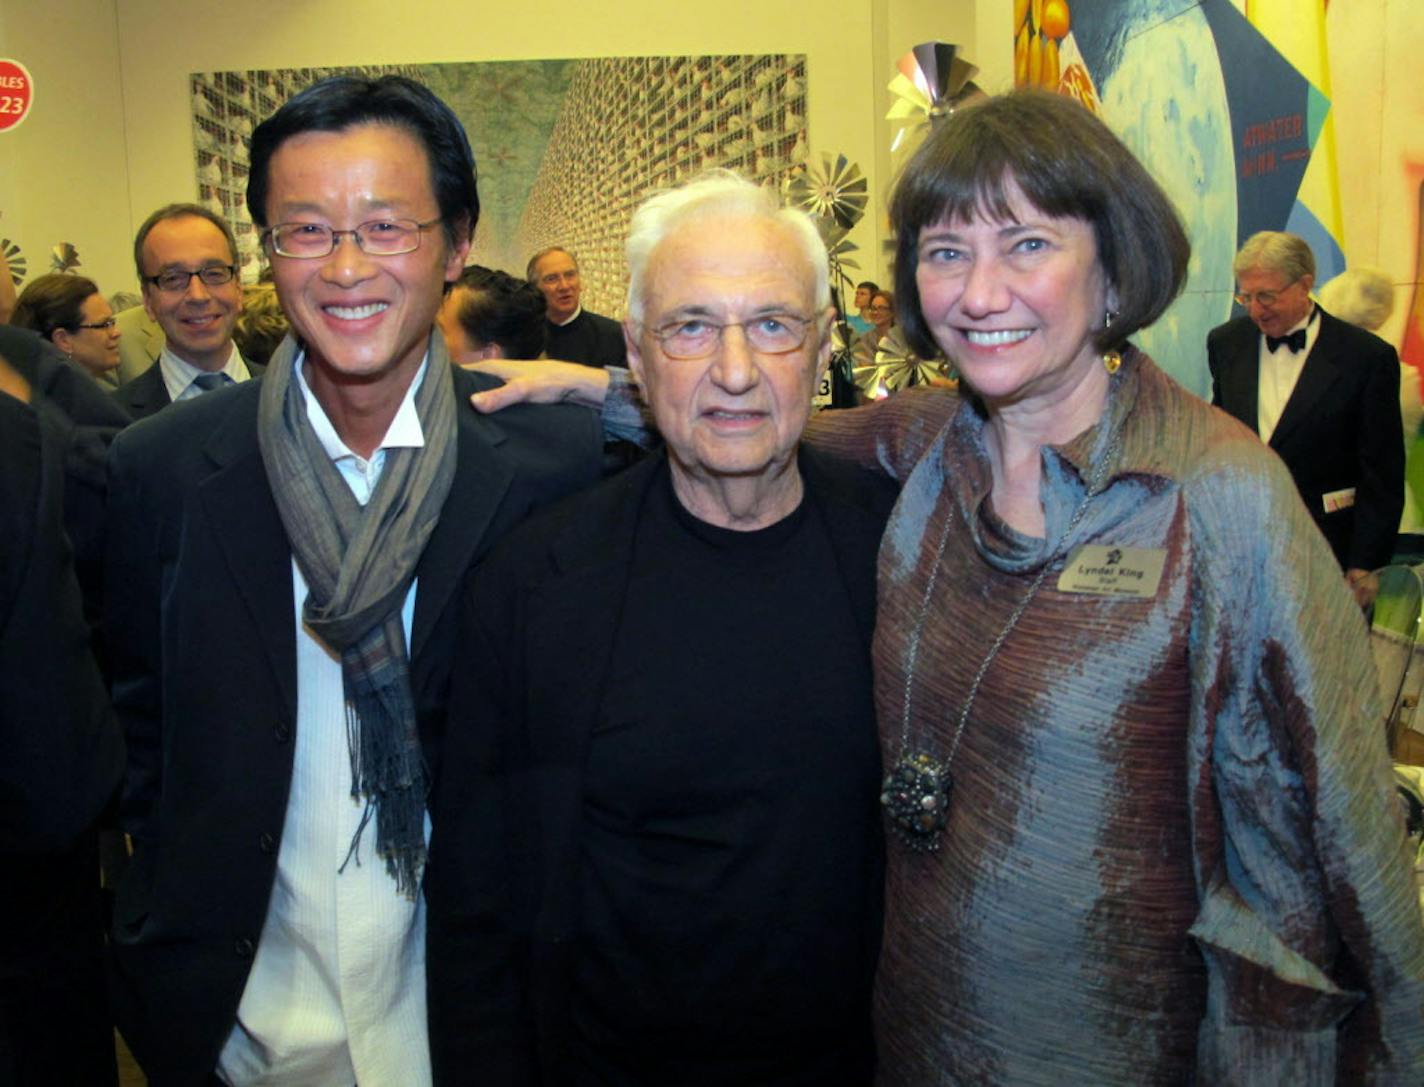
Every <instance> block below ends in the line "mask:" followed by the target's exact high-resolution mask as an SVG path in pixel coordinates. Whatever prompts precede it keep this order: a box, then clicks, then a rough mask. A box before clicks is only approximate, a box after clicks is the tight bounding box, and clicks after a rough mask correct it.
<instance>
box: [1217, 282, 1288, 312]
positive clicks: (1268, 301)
mask: <svg viewBox="0 0 1424 1087" xmlns="http://www.w3.org/2000/svg"><path fill="white" fill-rule="evenodd" d="M1299 282H1300V280H1299V279H1292V280H1291V281H1290V282H1289V283H1287V284H1286V285H1285V286H1284V287H1282V288H1281V289H1280V290H1278V291H1254V292H1253V291H1237V292H1236V293H1235V294H1233V295H1232V296H1231V298H1232V301H1234V302H1235V303H1236V304H1237V305H1238V306H1246V307H1249V306H1250V305H1251V302H1252V300H1253V299H1254V300H1255V302H1256V304H1257V305H1258V306H1265V307H1266V308H1267V309H1270V308H1271V307H1272V306H1274V305H1275V304H1276V302H1277V300H1278V299H1279V298H1280V297H1281V295H1283V294H1285V293H1286V291H1288V290H1290V289H1291V288H1292V287H1294V286H1295V285H1296V284H1297V283H1299Z"/></svg>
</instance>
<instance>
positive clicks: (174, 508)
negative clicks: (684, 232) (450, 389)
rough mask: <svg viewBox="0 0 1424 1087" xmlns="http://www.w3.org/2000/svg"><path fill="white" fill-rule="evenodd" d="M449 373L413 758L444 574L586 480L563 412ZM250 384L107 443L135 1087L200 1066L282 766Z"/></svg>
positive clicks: (262, 857)
mask: <svg viewBox="0 0 1424 1087" xmlns="http://www.w3.org/2000/svg"><path fill="white" fill-rule="evenodd" d="M454 374H455V390H456V398H457V400H458V401H459V402H460V405H461V407H460V410H459V412H458V415H457V427H458V435H457V443H458V445H457V466H456V472H455V479H454V482H453V484H452V486H451V490H450V495H449V497H448V498H447V500H446V503H445V506H444V509H443V511H442V514H441V518H440V521H439V523H438V525H437V526H436V529H435V531H434V534H433V535H432V536H431V538H430V541H429V543H428V544H427V545H426V548H425V552H424V554H423V555H422V556H421V559H420V564H419V566H418V568H417V576H418V578H419V587H418V590H417V594H416V601H415V616H414V621H413V624H412V631H411V646H410V657H411V678H412V684H413V689H414V690H413V693H414V697H415V701H416V708H417V713H418V715H419V728H420V736H421V741H422V744H423V746H424V749H425V756H426V759H427V761H428V763H429V765H430V766H431V768H432V772H436V771H437V770H438V766H439V761H440V747H441V740H442V736H443V731H444V716H445V701H446V688H447V685H448V682H449V676H450V671H451V666H452V663H453V662H454V658H455V655H456V642H455V633H456V616H457V612H458V609H457V608H456V607H454V606H453V601H455V600H456V599H457V598H458V595H459V586H460V584H461V582H462V579H463V578H464V575H465V573H466V571H467V570H468V569H469V567H470V566H471V564H472V563H474V562H476V561H478V560H479V559H480V557H481V556H482V555H483V554H484V553H485V552H486V551H487V550H488V549H489V548H490V547H491V546H492V545H493V543H494V542H495V541H496V540H498V539H499V538H500V537H501V536H503V535H504V533H506V532H507V531H508V530H509V529H510V528H511V527H512V526H513V525H514V524H516V523H517V522H518V521H520V520H522V519H523V518H524V516H525V515H526V514H527V513H528V512H529V511H530V510H531V509H532V508H534V507H536V506H538V505H540V504H542V503H545V502H547V501H550V500H551V499H553V498H555V497H558V496H560V495H562V494H564V493H566V492H568V491H569V490H572V489H576V488H579V487H582V486H585V485H587V484H589V483H591V482H593V481H594V480H595V479H596V478H597V475H598V470H599V463H600V459H601V445H602V436H601V433H600V430H599V426H598V421H597V418H596V416H595V415H594V414H593V413H592V412H589V411H587V410H585V409H581V408H575V407H572V406H567V405H563V406H558V407H542V408H519V409H513V410H508V411H504V412H501V413H500V414H499V415H497V416H488V417H486V416H482V415H479V414H477V413H476V412H474V411H473V410H471V409H469V408H468V407H466V406H465V404H464V402H465V401H467V400H468V398H469V395H470V394H471V393H473V392H475V391H478V390H479V389H483V388H488V387H492V386H493V385H495V384H498V382H497V381H495V380H494V379H491V378H487V377H485V376H483V375H476V374H471V373H468V372H466V371H463V370H459V369H455V370H454ZM260 392H261V383H260V382H255V381H250V382H244V383H242V384H240V385H236V386H233V387H231V388H227V389H221V390H218V391H215V392H212V393H208V394H206V395H204V396H201V397H198V398H196V399H194V400H192V401H184V402H182V403H180V404H176V405H174V406H173V407H172V408H170V409H169V410H167V411H164V412H162V413H160V414H159V415H157V416H155V417H154V418H152V419H150V420H147V421H145V422H143V423H140V424H137V425H135V426H133V427H131V428H130V429H128V430H126V431H124V432H123V434H121V435H120V436H119V438H118V440H117V441H116V442H115V444H114V449H113V452H112V456H111V459H110V477H111V487H110V505H109V511H110V518H111V531H110V546H109V549H108V558H107V564H106V584H107V585H108V587H109V590H110V591H109V592H108V593H107V596H106V608H105V614H106V619H107V621H108V622H109V623H110V624H111V626H112V628H113V630H114V632H115V635H116V636H115V638H114V645H115V647H116V648H115V653H114V672H115V679H114V702H115V708H116V710H117V712H118V714H119V717H120V720H121V723H122V724H123V726H124V729H125V732H126V736H127V738H128V742H129V761H128V771H127V775H126V779H125V785H124V796H123V803H122V819H123V822H124V825H125V829H127V830H128V831H129V833H130V834H131V835H132V836H133V841H134V854H133V860H132V864H131V865H130V868H129V872H128V876H127V878H126V879H125V881H124V882H123V883H122V884H121V885H120V887H119V892H118V900H117V902H116V904H115V912H114V931H113V941H112V948H113V957H114V963H115V976H116V982H115V1014H116V1018H117V1019H118V1021H119V1025H120V1028H121V1029H123V1030H124V1032H125V1036H126V1038H127V1039H128V1040H129V1043H130V1045H131V1047H132V1048H133V1050H134V1053H135V1055H136V1056H137V1057H138V1059H139V1061H140V1063H141V1064H142V1065H143V1066H144V1070H145V1071H146V1072H147V1074H148V1076H149V1081H150V1082H151V1083H152V1084H154V1087H165V1085H190V1084H203V1083H206V1082H207V1077H208V1076H209V1075H210V1074H211V1072H212V1070H213V1068H214V1067H215V1065H216V1063H217V1059H218V1055H219V1053H220V1051H221V1048H222V1045H223V1043H224V1041H225V1040H226V1038H227V1036H228V1034H229V1032H230V1031H231V1029H232V1026H233V1024H234V1022H235V1019H236V1014H237V1007H238V1003H239V1001H240V999H241V996H242V991H243V988H244V986H245V984H246V980H247V975H248V971H249V968H250V967H251V964H252V957H253V954H254V952H255V949H256V945H257V942H258V939H259V937H260V935H261V932H262V926H263V922H264V920H265V918H266V915H267V904H268V899H269V897H270V895H271V890H272V885H273V881H274V878H275V874H276V861H277V851H278V847H279V845H280V838H281V833H282V827H283V820H284V815H285V811H286V805H287V794H288V788H289V784H290V781H291V775H292V767H293V739H294V735H295V730H296V727H297V719H296V717H297V691H296V682H297V681H296V644H295V633H294V627H295V614H294V605H293V600H292V575H291V550H290V548H289V546H288V543H287V539H286V535H285V533H284V531H283V528H282V524H281V521H280V519H279V516H278V513H277V507H276V504H275V502H274V500H273V498H272V493H271V490H270V488H269V486H268V482H267V474H266V471H265V470H264V467H263V463H262V457H261V454H260V452H259V449H258V445H257V405H258V398H259V396H260ZM199 679H200V680H201V681H199Z"/></svg>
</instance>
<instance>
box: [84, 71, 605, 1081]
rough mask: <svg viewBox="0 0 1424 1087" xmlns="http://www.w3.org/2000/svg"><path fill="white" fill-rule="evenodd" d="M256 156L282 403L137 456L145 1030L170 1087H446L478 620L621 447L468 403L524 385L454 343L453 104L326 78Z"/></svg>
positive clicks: (459, 140) (122, 927) (136, 936)
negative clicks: (445, 326) (431, 907)
mask: <svg viewBox="0 0 1424 1087" xmlns="http://www.w3.org/2000/svg"><path fill="white" fill-rule="evenodd" d="M250 157H251V172H250V175H249V179H248V192H247V203H248V208H249V210H250V212H251V214H252V219H253V221H254V222H255V223H256V224H257V225H258V226H259V228H260V229H261V231H262V241H263V245H264V246H265V248H266V253H267V257H268V259H269V261H270V263H271V268H272V279H273V284H274V286H275V288H276V291H277V294H278V297H279V299H280V301H281V303H282V308H283V310H284V312H285V313H286V315H287V317H288V319H289V320H290V322H291V326H292V335H290V336H289V337H288V338H287V339H286V340H284V341H283V343H282V344H281V346H279V347H278V349H277V350H276V352H275V353H274V354H273V356H272V358H271V360H270V362H269V364H268V367H267V371H266V373H265V374H264V375H263V378H262V380H261V381H256V382H249V383H246V384H243V385H238V386H236V387H234V388H231V389H227V390H224V391H221V392H217V393H214V394H213V395H211V396H204V397H200V398H198V399H197V400H195V401H194V402H193V403H192V404H191V405H184V406H182V407H180V408H175V409H174V410H172V411H170V412H165V413H160V414H159V415H158V416H157V417H155V418H153V419H151V420H149V421H147V422H145V423H143V424H141V425H138V426H134V427H131V428H129V429H128V430H127V431H125V432H124V433H123V434H122V435H120V437H119V439H118V441H117V442H116V443H115V446H114V450H113V453H112V455H111V459H110V480H111V486H110V495H111V503H110V524H109V540H110V546H109V555H108V563H107V566H106V574H107V578H106V581H107V585H108V587H109V589H110V592H109V600H108V606H107V609H106V617H107V619H108V620H109V622H110V625H111V629H112V630H113V632H114V634H115V635H116V636H115V637H114V639H113V640H114V642H115V643H116V646H117V648H116V651H115V661H114V674H115V680H114V702H115V708H116V711H117V713H118V715H119V718H120V721H121V723H122V724H123V725H124V728H125V732H126V736H127V739H128V744H129V756H130V757H129V760H128V767H127V774H126V779H125V789H124V800H123V805H122V812H121V817H122V819H123V821H124V824H125V827H126V829H128V831H129V833H130V834H131V835H132V837H133V841H134V855H133V863H132V865H131V868H130V872H129V874H128V877H127V878H126V880H125V881H124V882H123V883H122V884H121V885H120V887H119V891H118V896H117V901H116V903H115V917H114V931H113V941H112V947H113V953H114V959H115V967H116V969H115V977H116V986H115V991H116V1001H115V1004H116V1009H115V1010H116V1018H117V1019H118V1021H119V1025H120V1029H121V1030H122V1031H123V1032H124V1034H125V1036H126V1037H128V1039H129V1041H130V1044H131V1047H132V1049H133V1051H134V1053H135V1055H136V1056H137V1057H138V1059H139V1061H140V1063H141V1064H142V1065H143V1067H144V1070H145V1072H146V1073H147V1074H148V1076H149V1082H150V1083H151V1084H153V1085H154V1087H164V1085H166V1084H174V1085H189V1084H203V1083H225V1084H229V1085H232V1087H246V1085H249V1084H258V1083H263V1084H268V1083H281V1084H302V1085H308V1087H350V1085H351V1084H354V1083H358V1082H359V1083H361V1084H363V1085H367V1084H369V1085H381V1084H400V1085H402V1087H420V1085H422V1084H428V1083H430V1082H431V1071H430V1057H429V1045H428V1041H427V1028H426V977H425V953H424V935H425V933H424V929H425V911H424V902H423V898H422V896H421V880H422V875H423V870H424V866H425V858H426V849H427V842H428V840H429V830H430V818H429V811H428V804H427V798H428V793H429V790H430V788H431V784H432V782H434V781H435V780H437V779H438V776H439V775H440V773H441V763H440V752H441V743H442V738H443V736H444V733H445V729H444V716H445V706H446V694H447V688H448V684H449V677H450V673H451V670H452V668H455V667H456V666H457V665H456V658H457V643H456V640H455V633H456V612H457V608H456V606H455V601H457V600H458V598H459V595H460V594H459V587H460V585H461V583H462V581H463V579H464V577H465V574H466V572H467V570H468V569H469V568H470V566H471V564H472V563H473V562H474V561H475V560H476V559H477V558H478V557H480V556H481V555H483V554H484V553H485V552H486V551H487V550H488V549H489V548H490V547H491V546H492V544H493V543H494V541H496V540H497V539H499V538H500V537H501V536H502V535H503V534H504V533H505V532H506V531H507V530H508V529H509V528H510V527H511V526H512V525H513V524H514V523H515V522H517V521H518V520H520V519H522V518H523V516H524V515H525V514H526V513H527V512H528V511H529V510H530V509H532V508H534V507H537V506H538V505H540V504H542V503H544V502H547V501H549V500H550V499H552V498H554V497H557V496H559V495H561V494H563V493H564V492H566V491H568V490H570V489H574V488H578V487H581V486H583V485H585V484H587V483H589V482H591V481H592V480H593V479H595V478H596V477H597V474H598V469H599V464H600V460H601V444H602V440H601V432H600V429H601V428H600V427H599V425H598V420H597V418H596V417H595V416H594V415H593V413H591V412H588V411H586V410H584V409H580V408H575V407H572V406H560V407H555V408H542V409H530V410H528V411H526V412H524V413H522V414H520V415H519V416H517V417H510V418H508V419H505V418H503V417H501V418H500V419H499V420H498V421H495V420H491V419H488V418H486V417H483V416H480V415H477V414H476V413H475V412H473V411H471V410H470V409H469V408H468V407H467V406H466V404H465V401H466V400H468V398H469V396H470V394H471V393H473V392H475V391H476V390H479V389H484V388H489V387H491V386H492V385H494V384H495V383H494V381H493V380H492V379H490V378H486V377H483V376H477V375H473V374H469V373H467V372H465V371H463V370H460V369H458V368H456V367H454V366H452V365H451V363H450V361H449V359H448V357H447V355H446V351H445V345H444V339H443V337H442V336H440V335H439V334H438V332H436V331H435V329H434V325H435V316H436V312H437V311H438V309H439V308H440V303H441V298H442V293H443V289H444V286H445V284H446V283H447V282H448V281H453V280H454V279H455V278H456V277H457V276H458V275H459V273H460V269H461V268H462V266H463V265H464V261H465V256H466V254H467V252H468V250H469V247H470V240H471V238H472V236H473V234H474V229H475V224H476V221H477V219H478V215H479V197H478V193H477V191H476V184H475V164H474V159H473V156H472V154H471V152H470V149H469V143H468V141H467V139H466V137H465V133H464V130H463V129H462V128H461V126H460V123H459V121H458V119H457V118H456V117H455V115H454V114H453V113H452V112H451V111H450V109H449V108H448V107H447V106H446V105H445V104H444V103H443V102H441V101H440V100H439V99H438V98H436V97H435V96H434V95H433V94H432V93H431V92H430V91H429V90H427V89H426V88H424V87H422V86H420V85H419V84H417V83H415V82H413V81H411V80H409V79H405V78H401V77H395V76H388V77H383V78H381V79H376V80H368V79H364V78H358V77H354V76H347V77H337V78H334V79H329V80H326V81H323V82H321V83H318V84H316V85H314V86H312V87H310V88H308V89H306V90H305V91H303V92H301V93H300V94H298V95H297V96H296V97H294V98H292V99H291V100H290V101H288V102H287V103H286V104H284V105H283V106H282V107H281V108H280V109H278V111H277V112H276V113H275V114H273V115H272V116H271V117H269V118H268V119H267V120H265V121H264V122H263V123H262V124H260V125H259V126H258V127H257V129H256V130H255V131H254V133H253V136H252V145H251V156H250ZM207 266H208V265H206V264H199V265H196V266H185V267H183V268H182V269H181V270H183V271H195V270H201V269H202V268H205V267H207ZM190 290H192V291H194V292H195V293H196V292H198V291H199V290H200V288H198V287H193V288H190ZM491 424H493V425H491ZM458 656H459V662H458V667H459V668H461V669H463V668H465V667H467V665H468V656H467V654H466V652H465V651H463V650H459V652H458ZM469 1071H470V1072H471V1073H478V1071H479V1070H478V1069H471V1070H469Z"/></svg>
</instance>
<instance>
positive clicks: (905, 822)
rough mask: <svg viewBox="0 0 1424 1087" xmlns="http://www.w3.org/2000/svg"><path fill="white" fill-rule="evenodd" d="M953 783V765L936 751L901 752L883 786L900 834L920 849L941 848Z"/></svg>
mask: <svg viewBox="0 0 1424 1087" xmlns="http://www.w3.org/2000/svg"><path fill="white" fill-rule="evenodd" d="M953 785H954V782H953V779H952V778H951V777H950V775H949V766H948V765H946V764H945V763H943V762H941V761H940V760H939V759H936V758H935V757H934V756H933V755H926V754H924V753H923V752H921V753H919V754H913V755H912V754H909V753H908V752H907V753H906V754H903V755H901V756H900V757H899V759H897V760H896V761H895V765H894V766H892V767H891V768H890V772H889V773H887V774H886V775H885V782H884V784H883V785H881V787H880V803H881V805H882V806H884V808H885V811H886V813H887V814H888V815H889V816H890V825H891V826H892V827H893V828H894V830H895V835H896V837H898V838H899V839H900V840H901V841H902V842H904V843H905V844H906V845H907V846H909V847H910V848H911V849H913V850H915V851H917V852H921V853H933V852H935V851H936V850H938V849H939V838H940V832H941V831H942V830H944V826H945V817H946V815H947V814H948V812H949V794H950V790H951V789H952V788H953Z"/></svg>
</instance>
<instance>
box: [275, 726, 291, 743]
mask: <svg viewBox="0 0 1424 1087" xmlns="http://www.w3.org/2000/svg"><path fill="white" fill-rule="evenodd" d="M291 738H292V730H291V729H290V728H289V727H288V726H286V725H278V726H277V727H276V728H274V729H273V730H272V739H274V740H276V741H277V742H278V743H279V744H284V743H286V742H287V741H288V740H290V739H291Z"/></svg>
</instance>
